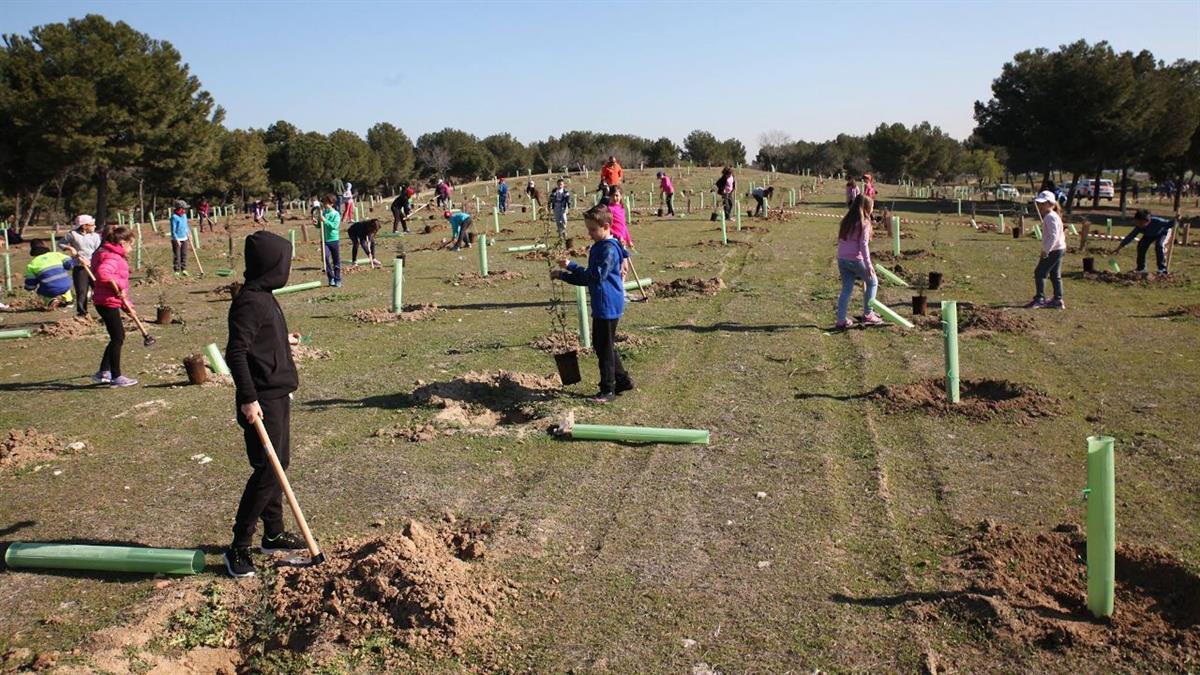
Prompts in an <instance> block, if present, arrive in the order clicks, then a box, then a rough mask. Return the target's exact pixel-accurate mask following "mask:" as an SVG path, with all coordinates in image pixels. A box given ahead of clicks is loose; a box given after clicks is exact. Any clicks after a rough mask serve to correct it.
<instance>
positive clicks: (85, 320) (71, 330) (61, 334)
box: [36, 315, 101, 339]
mask: <svg viewBox="0 0 1200 675" xmlns="http://www.w3.org/2000/svg"><path fill="white" fill-rule="evenodd" d="M36 332H37V334H38V335H42V336H45V337H49V338H57V339H62V338H81V337H87V336H89V335H98V334H100V332H101V330H100V323H99V322H98V321H96V320H94V319H92V318H91V316H90V315H89V316H73V317H71V318H69V319H63V320H62V321H55V322H54V323H44V324H42V325H40V326H38V328H37V331H36Z"/></svg>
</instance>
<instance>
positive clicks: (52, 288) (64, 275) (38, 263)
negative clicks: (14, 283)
mask: <svg viewBox="0 0 1200 675" xmlns="http://www.w3.org/2000/svg"><path fill="white" fill-rule="evenodd" d="M68 248H69V247H68ZM70 253H71V254H74V250H71V251H70ZM29 255H31V256H33V260H30V261H29V264H28V265H26V266H25V290H27V291H36V292H37V294H38V295H40V296H41V297H43V298H45V299H46V304H48V305H49V306H50V307H58V306H59V305H65V304H70V303H71V302H74V300H75V294H74V293H72V292H71V274H70V270H71V269H73V268H74V267H75V265H76V264H77V263H76V261H75V258H73V257H71V255H68V254H66V253H59V252H58V251H51V250H50V247H49V246H48V245H47V244H46V240H45V239H33V240H31V241H30V242H29Z"/></svg>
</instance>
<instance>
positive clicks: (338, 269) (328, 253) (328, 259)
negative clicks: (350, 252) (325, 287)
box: [325, 241, 342, 284]
mask: <svg viewBox="0 0 1200 675" xmlns="http://www.w3.org/2000/svg"><path fill="white" fill-rule="evenodd" d="M325 269H326V270H327V273H328V275H329V283H331V284H332V283H334V282H335V281H336V282H339V283H340V282H341V281H342V243H341V242H340V241H327V242H325Z"/></svg>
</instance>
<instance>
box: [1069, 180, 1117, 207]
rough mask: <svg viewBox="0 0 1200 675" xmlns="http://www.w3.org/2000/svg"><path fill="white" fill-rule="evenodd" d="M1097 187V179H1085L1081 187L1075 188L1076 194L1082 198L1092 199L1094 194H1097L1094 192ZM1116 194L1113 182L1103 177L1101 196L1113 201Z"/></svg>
mask: <svg viewBox="0 0 1200 675" xmlns="http://www.w3.org/2000/svg"><path fill="white" fill-rule="evenodd" d="M1095 189H1096V181H1095V180H1084V181H1083V182H1082V183H1081V184H1080V185H1079V187H1077V188H1075V194H1076V196H1078V197H1079V198H1081V199H1091V198H1092V196H1093V195H1094V194H1095V193H1094V192H1093V190H1095ZM1115 196H1116V192H1115V191H1114V190H1113V182H1112V181H1111V180H1109V179H1107V178H1101V179H1100V198H1101V199H1106V200H1108V201H1110V202H1111V201H1112V200H1113V197H1115Z"/></svg>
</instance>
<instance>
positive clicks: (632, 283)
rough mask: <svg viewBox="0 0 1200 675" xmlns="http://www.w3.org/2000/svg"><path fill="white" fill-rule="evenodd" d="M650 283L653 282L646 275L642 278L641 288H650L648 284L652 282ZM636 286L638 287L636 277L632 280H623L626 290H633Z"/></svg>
mask: <svg viewBox="0 0 1200 675" xmlns="http://www.w3.org/2000/svg"><path fill="white" fill-rule="evenodd" d="M652 283H654V280H653V279H651V278H650V277H646V278H645V279H642V288H650V284H652ZM637 287H638V282H637V280H636V279H635V280H633V281H626V282H625V290H627V291H632V290H635V289H636V288H637Z"/></svg>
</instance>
